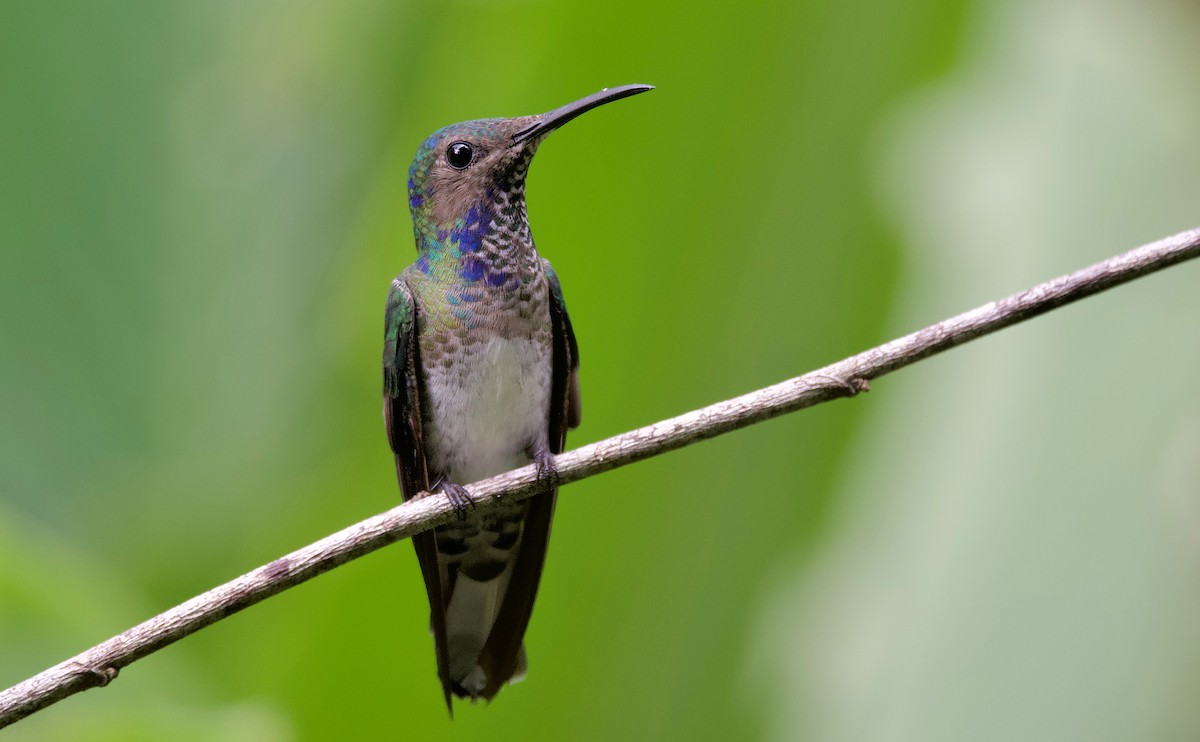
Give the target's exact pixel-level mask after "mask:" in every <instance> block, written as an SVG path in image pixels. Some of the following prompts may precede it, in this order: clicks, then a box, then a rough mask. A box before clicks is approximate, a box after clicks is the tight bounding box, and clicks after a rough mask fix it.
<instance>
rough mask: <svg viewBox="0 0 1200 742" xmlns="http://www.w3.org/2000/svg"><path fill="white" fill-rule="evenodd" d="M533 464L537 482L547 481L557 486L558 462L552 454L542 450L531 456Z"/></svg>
mask: <svg viewBox="0 0 1200 742" xmlns="http://www.w3.org/2000/svg"><path fill="white" fill-rule="evenodd" d="M533 465H534V467H535V468H536V469H537V478H538V482H548V483H550V484H553V485H554V486H558V463H557V461H556V460H555V458H554V454H552V453H550V452H549V451H543V452H541V453H539V454H537V455H535V456H534V457H533Z"/></svg>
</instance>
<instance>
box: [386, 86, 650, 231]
mask: <svg viewBox="0 0 1200 742" xmlns="http://www.w3.org/2000/svg"><path fill="white" fill-rule="evenodd" d="M652 89H653V87H652V86H650V85H624V86H621V87H619V88H606V89H604V90H601V91H600V92H598V93H594V94H592V95H589V96H587V97H586V98H581V99H580V100H577V101H575V102H574V103H568V104H567V105H565V106H562V107H561V108H556V109H554V110H553V111H549V112H547V113H543V114H540V115H536V116H519V117H517V118H507V119H502V118H496V119H479V120H477V121H464V122H462V123H458V124H451V125H450V126H447V127H444V128H442V129H439V130H438V131H436V132H434V133H433V134H432V135H431V136H430V137H429V138H428V139H426V140H425V142H424V143H423V144H422V145H421V147H420V149H418V150H417V155H416V157H415V158H413V163H412V167H411V168H410V169H409V172H408V203H409V207H410V208H411V210H412V217H413V228H414V232H415V234H416V238H417V248H418V250H420V251H422V252H424V251H425V250H426V249H427V248H428V247H429V245H428V244H427V242H428V241H431V240H432V241H433V242H441V241H442V240H443V238H442V237H441V235H443V234H449V233H451V232H454V231H461V230H463V229H465V228H466V227H468V226H470V225H471V223H472V222H474V224H475V229H473V230H471V232H472V233H473V234H475V235H476V239H477V238H478V237H477V236H478V234H479V233H480V232H481V231H482V229H486V228H487V226H488V222H490V221H491V218H494V217H497V216H502V217H507V221H509V222H512V221H514V220H516V219H518V218H519V219H524V195H525V175H526V173H527V172H528V171H529V163H530V161H531V160H532V159H533V155H534V153H535V152H536V151H537V147H538V145H539V144H541V142H542V140H543V139H545V138H546V137H547V136H548V135H549V134H550V132H552V131H554V130H555V129H557V128H558V127H560V126H562V125H563V124H565V123H567V122H568V121H570V120H571V119H573V118H575V117H576V116H579V115H580V114H582V113H585V112H587V111H590V110H591V109H593V108H596V107H597V106H601V105H604V104H605V103H610V102H612V101H615V100H620V99H621V98H627V97H629V96H631V95H637V94H638V93H643V92H645V91H647V90H652Z"/></svg>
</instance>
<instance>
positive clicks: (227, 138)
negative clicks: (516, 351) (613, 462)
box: [0, 0, 1200, 741]
mask: <svg viewBox="0 0 1200 742" xmlns="http://www.w3.org/2000/svg"><path fill="white" fill-rule="evenodd" d="M1197 32H1200V7H1198V6H1197V5H1196V4H1195V3H1193V2H1185V1H1184V0H1148V1H1147V2H1143V3H1129V2H1116V1H1108V0H1090V1H1087V2H1085V1H1084V0H1054V1H1052V2H1037V1H1036V0H1016V1H1015V2H1013V1H1010V2H1003V1H1002V0H977V1H975V2H965V1H963V0H914V1H912V2H906V3H892V2H884V1H882V0H878V1H872V2H865V3H841V2H836V1H835V0H801V1H800V2H791V3H775V4H768V3H764V4H750V5H747V6H741V7H735V5H733V4H729V5H716V4H714V5H703V4H696V3H674V4H661V5H656V4H650V3H629V2H614V3H584V2H560V3H553V2H548V1H542V2H535V1H530V2H503V3H493V2H482V1H477V2H424V3H396V2H369V1H362V2H340V3H333V2H328V3H314V2H304V3H299V2H289V3H285V2H233V1H232V0H227V1H225V2H190V3H187V2H159V1H157V0H155V1H149V0H146V1H144V2H134V1H133V0H129V1H126V2H67V1H66V0H61V1H58V2H46V3H35V2H6V3H3V4H0V258H2V270H0V333H2V334H0V342H2V345H0V687H3V686H7V685H10V684H12V683H15V682H18V681H20V680H21V679H23V678H25V677H27V676H28V675H31V674H33V673H35V672H37V671H39V670H41V669H44V668H45V667H47V666H49V665H51V664H54V663H56V662H58V661H60V660H62V659H65V658H66V657H68V656H70V655H72V654H74V653H76V652H78V651H80V650H82V649H84V648H86V647H87V646H90V645H91V644H94V643H96V642H98V641H100V640H102V639H105V638H107V637H108V636H110V635H112V634H114V633H116V632H118V631H120V630H122V629H125V628H127V627H128V626H130V625H132V624H134V623H136V622H139V621H141V620H143V619H145V618H148V617H149V616H151V615H153V614H154V613H157V612H158V611H160V610H163V609H166V608H168V607H170V606H172V605H174V604H176V603H177V602H179V601H181V600H184V599H186V598H188V597H191V596H192V595H194V594H196V593H198V592H200V591H203V590H205V589H207V588H209V587H211V586H213V585H215V584H217V583H219V582H222V581H224V580H226V579H229V578H231V577H233V576H235V575H237V574H240V573H242V572H244V571H247V570H249V569H252V568H254V567H256V566H258V565H261V564H263V563H265V562H267V561H270V560H271V559H273V558H275V557H277V556H279V555H281V554H282V553H284V552H286V551H288V550H291V549H293V548H296V547H299V546H301V545H303V544H305V543H307V542H309V541H311V540H314V539H316V538H318V537H320V536H323V535H325V534H327V533H329V532H331V531H333V530H336V529H338V528H341V527H343V526H345V525H348V524H350V523H352V522H354V521H356V520H358V519H360V518H363V517H365V516H368V515H372V514H374V513H376V512H379V511H382V510H384V509H386V508H388V507H390V506H392V505H393V504H394V503H395V502H396V501H397V500H398V498H399V495H398V492H397V489H396V485H395V482H394V479H393V471H392V463H391V456H390V454H389V452H388V449H387V443H386V441H385V439H384V435H383V428H382V423H381V420H380V413H379V395H380V372H379V356H380V348H381V336H382V313H383V303H384V296H385V294H386V290H387V286H388V282H389V281H390V279H391V277H392V276H393V275H394V274H396V273H397V272H398V271H399V270H400V269H401V268H403V267H404V265H406V264H407V263H408V262H410V261H411V260H412V258H413V257H414V250H413V246H412V238H411V232H410V225H409V220H408V214H407V208H406V198H405V193H404V185H405V176H406V171H407V167H408V163H409V160H410V158H411V156H412V154H413V152H414V151H415V150H416V147H417V145H418V144H419V143H420V142H421V141H422V139H423V138H424V137H425V136H426V135H427V134H428V133H429V132H431V131H433V130H434V129H436V128H438V127H440V126H442V125H444V124H447V123H451V122H454V121H459V120H463V119H469V118H477V117H482V116H503V115H519V114H526V113H534V112H540V111H544V110H548V109H550V108H552V107H555V106H557V105H560V104H562V103H565V102H567V101H570V100H573V99H574V98H576V97H579V96H582V95H585V94H587V93H590V92H593V91H595V90H597V89H599V88H601V87H605V86H609V85H617V84H623V83H631V82H648V83H653V84H655V85H657V86H658V90H656V91H655V92H653V93H651V94H649V95H645V96H641V97H638V98H636V99H633V100H630V101H623V102H621V103H618V104H616V105H613V106H609V107H606V108H604V109H602V110H600V111H597V112H595V113H593V114H590V115H588V116H586V117H583V118H581V119H579V120H578V121H576V122H574V123H572V124H571V125H570V126H568V127H567V128H565V129H564V130H563V131H561V132H559V133H558V134H556V135H555V136H554V137H553V138H552V139H551V140H550V141H549V142H548V143H547V144H546V146H544V147H543V148H542V151H541V153H540V154H539V155H538V158H537V163H536V165H535V166H534V168H533V173H532V175H531V178H530V182H529V203H530V210H531V218H532V221H533V225H534V231H535V233H536V235H537V238H538V244H539V247H540V248H541V249H542V251H543V253H544V254H546V255H547V256H548V257H549V258H550V259H551V260H553V261H554V264H555V266H556V267H557V269H558V272H559V275H560V276H561V277H562V279H563V283H564V287H565V290H566V293H567V298H568V302H569V305H570V309H571V312H572V317H573V319H574V322H575V326H576V329H577V331H578V333H579V337H580V340H581V343H582V350H583V364H584V365H583V393H584V400H585V401H584V407H585V410H586V414H585V416H584V425H583V427H582V428H581V429H580V430H579V431H577V432H576V433H575V434H574V435H573V436H572V438H571V440H570V441H569V444H571V445H579V444H581V443H586V442H589V441H593V440H597V439H600V438H603V437H606V436H609V435H612V434H615V433H618V432H621V431H624V430H626V429H629V428H632V427H636V426H639V425H643V424H647V423H650V422H653V421H655V420H658V419H660V418H663V417H667V416H670V415H673V414H677V413H680V412H683V411H686V410H689V409H691V408H694V407H697V406H700V405H703V404H707V403H710V402H713V401H716V400H718V399H722V398H725V397H729V396H733V395H735V394H739V393H742V392H745V391H749V390H751V389H753V388H757V387H759V386H763V385H766V384H769V383H773V382H775V381H779V380H781V379H784V378H787V377H790V376H794V375H797V374H800V373H802V372H804V371H807V370H810V369H812V368H815V367H817V366H820V365H823V364H825V363H827V362H831V361H834V360H837V359H839V358H841V357H843V356H846V355H849V354H851V353H854V352H857V351H859V350H862V349H865V348H867V347H869V346H872V345H875V344H877V343H879V342H882V341H884V340H887V339H889V338H890V337H892V336H895V335H898V334H901V333H903V332H907V331H910V330H913V329H916V328H918V327H920V326H923V325H925V324H927V323H929V322H932V321H936V320H938V319H941V318H943V317H945V316H949V315H950V314H953V313H957V312H959V311H962V310H965V309H968V308H970V307H973V306H975V305H978V304H982V303H984V302H986V301H989V300H991V299H993V298H997V297H999V296H1002V295H1005V294H1008V293H1010V292H1013V291H1017V290H1020V289H1022V288H1025V287H1027V286H1029V285H1032V284H1033V283H1036V282H1038V281H1041V280H1044V279H1046V278H1049V277H1051V276H1054V275H1058V274H1060V273H1063V272H1066V271H1069V270H1072V269H1074V268H1077V267H1081V266H1083V265H1085V264H1088V263H1091V262H1094V261H1096V260H1100V259H1103V258H1105V257H1108V256H1109V255H1111V254H1115V253H1117V252H1120V251H1122V250H1125V249H1128V248H1130V247H1133V246H1134V245H1137V244H1140V243H1142V242H1145V241H1149V240H1152V239H1155V238H1158V237H1160V236H1164V235H1166V234H1170V233H1173V232H1176V231H1179V230H1181V229H1185V228H1188V227H1192V226H1196V224H1197V223H1200V208H1198V207H1200V147H1198V146H1197V137H1196V132H1198V131H1200V96H1197V95H1196V90H1197V85H1198V84H1200V46H1197V45H1196V44H1195V43H1194V40H1195V37H1196V34H1197ZM1198 313H1200V266H1196V265H1184V266H1180V267H1178V268H1176V269H1174V270H1171V271H1169V272H1168V273H1166V274H1164V275H1159V276H1154V277H1150V278H1148V279H1145V280H1142V281H1139V282H1137V283H1136V284H1134V285H1131V286H1128V287H1124V288H1121V289H1118V290H1116V291H1113V292H1110V293H1109V294H1105V295H1102V296H1099V297H1096V298H1093V299H1090V300H1088V301H1087V302H1085V303H1083V304H1082V305H1079V306H1074V307H1070V308H1067V309H1064V310H1062V311H1058V312H1055V313H1053V314H1052V315H1049V316H1047V317H1045V318H1042V319H1038V320H1036V321H1035V322H1033V323H1030V324H1029V325H1024V326H1021V327H1019V328H1016V329H1013V330H1009V331H1006V332H1004V333H1002V334H1001V335H999V336H996V337H990V338H987V339H985V340H983V341H980V342H978V343H973V344H971V345H969V346H966V347H964V348H961V349H958V350H956V351H954V352H953V353H950V354H948V355H946V356H944V357H940V358H936V359H933V360H931V361H928V362H925V363H922V364H920V365H919V366H917V367H915V368H912V369H910V370H906V371H904V372H903V373H901V374H898V375H896V376H895V377H889V378H887V379H884V380H880V381H879V382H877V383H876V384H875V386H874V390H873V391H872V392H871V394H869V395H866V396H865V397H860V398H858V399H856V400H854V401H853V402H838V403H835V404H831V405H826V406H823V407H820V408H817V409H814V410H811V411H808V412H804V413H802V414H798V415H793V416H790V417H788V418H786V419H782V420H777V421H774V422H770V423H766V424H763V425H759V426H756V427H754V428H752V429H750V430H747V431H744V432H740V433H737V434H734V435H731V436H728V437H725V438H721V439H719V440H715V441H711V442H708V443H704V444H702V445H699V446H696V447H693V448H689V449H687V450H684V451H680V452H677V453H673V454H670V455H667V456H664V457H660V458H656V459H653V460H651V461H648V462H644V463H641V464H638V465H636V466H632V467H628V468H624V469H621V470H619V471H616V472H613V473H610V474H606V475H603V476H600V477H596V478H593V479H589V480H587V481H585V482H582V483H579V484H575V485H571V486H570V487H568V488H566V489H565V490H564V492H563V494H562V497H561V500H560V503H559V508H558V515H557V520H556V523H555V527H554V539H553V545H552V548H551V552H550V558H549V562H548V566H547V571H546V574H545V579H544V581H543V585H542V590H541V593H540V598H539V605H538V609H537V611H536V612H535V614H534V620H533V624H532V627H531V630H530V633H529V636H528V642H527V643H528V647H529V655H530V672H529V677H528V679H527V680H526V681H525V682H524V683H522V684H520V685H517V686H514V687H512V688H509V689H507V690H505V691H504V692H503V693H501V695H500V696H499V697H498V699H497V700H496V701H495V702H494V703H493V704H492V705H491V706H490V707H479V708H471V707H469V706H466V705H460V706H459V712H458V715H457V719H456V720H455V721H454V722H453V723H450V722H448V721H447V719H446V714H445V711H444V709H443V708H442V704H441V699H440V697H439V690H438V686H437V682H436V679H435V673H434V662H433V655H432V649H431V641H430V638H429V636H428V634H427V632H426V620H427V605H426V601H425V595H424V592H423V590H422V586H421V580H420V577H419V574H418V571H417V568H416V560H415V559H414V558H413V554H412V551H411V549H410V548H409V547H408V545H406V544H400V545H397V546H394V547H392V548H388V549H386V550H384V551H383V552H380V553H376V554H373V555H371V556H368V557H366V558H364V559H361V560H359V561H357V562H354V563H352V564H350V565H347V566H345V567H343V568H341V569H338V570H336V571H334V572H333V573H330V574H328V575H326V576H324V577H321V578H320V579H318V580H316V581H314V582H311V583H309V584H306V585H304V586H301V587H299V588H297V589H295V590H291V591H289V592H287V593H286V594H283V595H281V596H278V597H276V598H273V599H271V600H269V601H267V602H266V603H264V604H262V605H259V606H256V607H254V608H252V609H250V610H249V611H247V612H245V613H242V614H239V615H237V616H235V617H233V618H231V619H229V620H227V621H224V622H221V623H220V624H218V625H216V626H213V627H211V628H209V629H206V630H204V631H203V632H201V633H200V634H197V635H195V636H193V637H190V638H188V639H186V640H184V641H183V642H181V643H179V644H177V645H175V646H172V647H170V648H168V649H167V650H165V651H162V652H160V653H158V654H156V655H153V656H151V657H150V658H147V659H145V660H143V661H141V662H138V663H137V664H136V665H134V666H132V667H130V668H128V669H127V670H125V671H124V672H123V673H122V675H121V677H120V679H119V680H118V681H117V682H116V683H114V684H113V685H112V686H111V687H110V688H109V689H106V690H103V691H98V690H97V691H90V692H88V693H85V694H83V695H81V696H78V697H74V698H71V699H69V700H67V701H65V702H63V703H61V704H59V705H57V706H55V707H52V708H50V709H48V710H46V711H43V712H41V713H39V714H37V715H35V716H34V717H31V718H29V719H27V720H25V721H23V722H21V723H20V724H18V725H17V726H15V727H13V728H12V729H11V730H7V731H8V735H7V736H6V739H8V738H11V739H14V740H19V739H26V740H58V739H79V738H84V737H86V738H88V739H91V740H159V739H172V740H325V739H377V738H378V739H389V738H404V737H419V736H422V735H436V737H437V738H438V739H457V738H480V737H482V736H483V735H485V734H486V735H487V738H488V739H493V740H509V739H512V740H516V739H572V740H593V739H594V740H612V739H681V740H682V739H688V740H691V739H769V740H799V739H821V740H888V741H891V740H914V741H915V740H962V739H972V740H1014V739H1064V740H1065V739H1072V740H1074V739H1088V740H1151V739H1154V740H1160V739H1161V740H1184V739H1196V738H1197V737H1200V710H1198V707H1197V705H1196V698H1197V697H1198V694H1200V632H1198V631H1197V628H1196V627H1197V626H1200V497H1198V495H1200V386H1198V385H1197V384H1196V380H1197V379H1198V378H1200V343H1197V319H1198Z"/></svg>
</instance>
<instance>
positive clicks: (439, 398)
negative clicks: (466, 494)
mask: <svg viewBox="0 0 1200 742" xmlns="http://www.w3.org/2000/svg"><path fill="white" fill-rule="evenodd" d="M454 360H455V362H454V363H452V364H451V366H450V367H449V368H447V367H446V366H444V365H442V364H436V366H434V367H432V368H426V369H425V382H426V384H427V389H428V390H429V395H428V401H429V402H430V403H431V404H430V406H431V408H432V409H430V410H428V411H426V413H425V417H426V425H427V428H428V429H427V430H426V433H425V435H426V445H427V448H428V453H429V454H430V456H429V458H430V463H431V464H432V465H433V468H434V470H435V471H436V472H438V473H440V474H442V475H444V476H446V477H448V478H449V479H450V481H452V482H454V483H456V484H469V483H471V482H474V481H476V480H479V479H483V478H484V477H490V476H492V475H494V474H499V473H501V472H503V471H507V470H509V469H512V468H514V467H517V466H522V465H524V464H527V463H529V461H530V456H529V454H528V449H529V448H531V447H534V446H536V444H537V443H538V441H539V440H540V439H541V436H543V435H545V429H546V426H547V418H548V416H549V391H550V364H551V351H550V348H548V347H546V346H545V345H539V344H537V343H534V342H533V341H532V340H530V339H528V338H503V337H498V336H497V337H492V338H488V339H486V340H481V341H479V342H476V343H474V344H472V345H467V346H460V348H459V351H458V353H457V358H455V359H454Z"/></svg>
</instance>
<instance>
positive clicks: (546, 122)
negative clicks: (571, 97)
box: [513, 85, 654, 143]
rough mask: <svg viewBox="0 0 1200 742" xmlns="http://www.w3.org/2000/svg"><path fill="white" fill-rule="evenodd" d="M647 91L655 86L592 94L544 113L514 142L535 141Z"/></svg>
mask: <svg viewBox="0 0 1200 742" xmlns="http://www.w3.org/2000/svg"><path fill="white" fill-rule="evenodd" d="M647 90H654V86H653V85H622V86H621V87H619V88H605V89H604V90H601V91H600V92H599V93H592V94H591V95H589V96H588V97H586V98H580V99H579V100H577V101H575V102H574V103H568V104H567V105H565V106H563V107H562V108H555V109H554V110H553V111H549V112H548V113H543V114H542V115H541V116H539V117H538V120H537V121H535V122H533V123H532V124H530V125H529V126H526V127H525V128H524V129H521V130H520V131H518V132H517V133H516V134H513V142H516V143H519V142H524V141H525V140H526V139H533V138H534V137H536V136H539V135H541V134H545V133H547V132H550V131H553V130H555V129H557V128H558V127H560V126H562V125H563V124H565V123H567V122H568V121H570V120H571V119H573V118H575V117H576V116H578V115H579V114H581V113H587V112H588V111H590V110H592V109H593V108H596V107H597V106H602V105H604V104H605V103H612V102H613V101H615V100H621V99H622V98H628V97H629V96H631V95H637V94H638V93H644V92H646V91H647Z"/></svg>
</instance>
